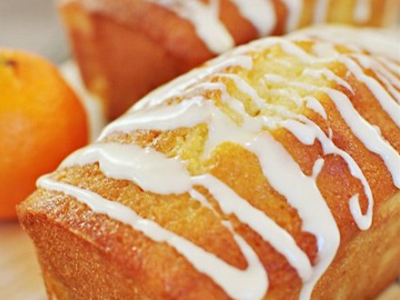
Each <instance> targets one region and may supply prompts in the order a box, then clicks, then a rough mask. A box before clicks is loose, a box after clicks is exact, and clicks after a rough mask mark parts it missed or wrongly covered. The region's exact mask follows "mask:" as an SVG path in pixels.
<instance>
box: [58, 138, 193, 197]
mask: <svg viewBox="0 0 400 300" xmlns="http://www.w3.org/2000/svg"><path fill="white" fill-rule="evenodd" d="M95 162H98V163H99V165H100V169H101V170H102V171H103V172H104V174H105V175H106V176H108V177H111V178H115V179H122V180H130V181H133V182H136V183H137V184H138V185H139V186H140V187H141V188H142V189H144V190H145V191H149V192H154V193H157V194H162V195H169V194H182V193H185V192H187V191H189V190H190V187H191V183H190V176H189V173H188V171H187V170H186V168H185V166H184V165H183V164H182V162H181V161H180V160H178V159H166V158H165V156H164V155H163V154H162V153H159V152H156V151H154V150H152V149H150V148H147V149H143V148H140V147H139V146H136V145H124V146H123V147H121V145H120V144H115V143H108V144H99V143H96V144H93V145H91V146H89V147H87V148H83V149H81V150H78V151H76V152H74V153H73V154H72V155H70V156H69V157H68V158H67V159H66V160H64V162H63V163H62V164H61V167H63V168H65V167H69V166H72V165H75V164H77V165H87V164H92V163H95ZM138 166H139V167H138ZM157 172H158V173H163V174H168V176H170V177H171V178H174V180H173V181H172V180H171V181H168V180H165V178H163V177H161V176H154V175H155V174H157Z"/></svg>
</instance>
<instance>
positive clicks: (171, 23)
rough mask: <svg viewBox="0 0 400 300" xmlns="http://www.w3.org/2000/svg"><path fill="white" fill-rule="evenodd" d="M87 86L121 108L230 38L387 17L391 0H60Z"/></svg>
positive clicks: (388, 20)
mask: <svg viewBox="0 0 400 300" xmlns="http://www.w3.org/2000/svg"><path fill="white" fill-rule="evenodd" d="M62 3H63V4H62V5H61V13H62V16H63V19H64V21H65V24H66V28H67V30H68V33H69V36H70V40H71V43H72V48H73V50H74V54H75V58H76V60H77V62H78V65H79V67H80V70H81V73H82V76H83V79H84V82H85V84H86V86H87V88H88V89H89V90H90V91H91V92H93V93H95V94H96V95H99V96H100V97H101V98H102V100H104V102H105V104H106V106H107V111H108V117H110V118H111V119H114V118H116V117H117V116H119V115H121V114H122V113H123V112H124V111H125V110H126V109H127V108H129V107H130V106H131V105H132V104H133V103H134V102H136V101H137V100H138V99H140V98H141V97H143V96H144V95H145V94H147V93H148V92H149V91H151V90H152V89H154V88H156V87H158V86H159V85H161V84H163V83H165V82H168V81H170V80H171V79H173V78H175V77H177V76H178V75H180V74H182V73H184V72H186V71H188V70H190V69H192V68H193V67H196V66H198V65H200V64H202V63H203V62H205V61H206V60H208V59H210V58H212V57H213V56H215V55H217V54H220V53H222V52H224V51H226V50H229V49H230V48H233V47H234V46H235V45H241V44H244V43H247V42H249V41H252V40H254V39H256V38H259V37H262V36H267V35H281V34H283V33H285V32H290V31H293V30H294V29H296V28H300V27H304V26H306V25H309V24H312V23H322V22H330V23H333V22H339V23H347V24H355V25H359V26H385V25H390V24H393V22H394V21H395V16H396V15H398V12H399V6H398V5H399V2H398V1H397V0H210V1H208V0H204V1H203V0H67V1H63V2H62Z"/></svg>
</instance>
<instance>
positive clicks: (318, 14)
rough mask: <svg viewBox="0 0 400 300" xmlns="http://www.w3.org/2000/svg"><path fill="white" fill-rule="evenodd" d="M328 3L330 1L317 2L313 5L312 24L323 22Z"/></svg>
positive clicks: (321, 0)
mask: <svg viewBox="0 0 400 300" xmlns="http://www.w3.org/2000/svg"><path fill="white" fill-rule="evenodd" d="M329 3H330V0H318V1H317V2H316V3H315V11H314V22H315V23H316V24H319V23H323V22H325V20H326V13H327V11H328V6H329Z"/></svg>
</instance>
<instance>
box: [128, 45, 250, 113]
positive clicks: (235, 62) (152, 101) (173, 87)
mask: <svg viewBox="0 0 400 300" xmlns="http://www.w3.org/2000/svg"><path fill="white" fill-rule="evenodd" d="M242 49H244V47H239V48H237V49H236V50H235V51H234V52H232V53H228V54H226V55H222V56H220V57H217V58H216V59H213V60H211V61H210V62H209V63H208V64H207V65H206V66H205V67H203V68H197V69H194V70H192V71H190V72H188V73H187V74H185V75H183V76H180V77H178V78H176V79H174V80H172V81H171V82H170V83H168V84H166V85H164V86H161V87H159V88H158V89H156V90H154V91H153V92H151V93H150V94H148V95H147V96H145V97H144V98H142V100H140V102H139V103H137V104H136V105H134V106H133V107H132V108H131V109H130V110H129V111H128V113H129V112H131V111H136V110H140V109H143V108H146V107H149V106H156V105H158V104H160V103H163V102H164V101H165V100H166V99H169V98H172V97H174V96H177V95H179V94H180V93H181V92H182V91H183V90H184V89H186V88H188V87H189V86H191V85H193V84H195V83H197V82H199V81H201V80H203V79H204V78H206V77H207V76H210V75H211V74H213V73H216V72H219V71H222V70H225V69H227V68H229V67H240V68H243V69H246V70H251V68H252V67H253V60H252V58H251V57H249V56H247V55H240V54H239V55H234V54H236V53H237V52H239V51H241V50H242Z"/></svg>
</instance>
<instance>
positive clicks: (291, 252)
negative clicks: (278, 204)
mask: <svg viewBox="0 0 400 300" xmlns="http://www.w3.org/2000/svg"><path fill="white" fill-rule="evenodd" d="M95 162H98V163H99V166H100V169H101V170H102V172H103V173H104V174H105V175H106V176H108V177H111V178H115V179H125V180H130V181H133V182H135V183H137V184H138V185H139V186H140V187H141V188H142V189H143V190H145V191H150V192H154V193H158V194H162V195H168V194H182V193H185V192H190V191H192V187H193V185H202V186H204V187H206V188H207V189H208V190H209V191H210V193H211V194H212V195H213V196H214V198H215V200H216V201H217V202H218V204H219V206H220V207H221V209H222V211H223V212H224V213H225V214H234V215H235V216H236V217H237V218H238V219H239V220H240V221H241V222H242V223H244V224H247V225H248V226H249V227H250V228H252V229H253V230H254V231H255V232H257V233H258V234H260V235H261V237H262V238H263V239H264V240H265V241H268V242H270V243H271V245H272V246H273V247H274V248H275V249H276V250H277V251H278V252H280V253H282V254H283V255H284V256H285V257H287V258H288V260H289V262H290V263H291V265H293V267H294V268H295V269H296V270H297V271H298V273H299V275H300V277H301V278H303V280H305V281H306V280H307V279H308V278H309V277H310V276H311V264H310V262H309V260H308V258H307V256H306V254H305V253H304V252H303V251H302V250H301V249H300V248H298V246H297V245H296V243H295V241H294V240H293V238H292V236H291V235H290V234H288V233H287V232H286V231H285V230H283V229H282V228H281V227H279V226H278V225H277V224H276V223H275V222H274V221H273V220H271V219H270V218H268V217H267V216H266V215H265V214H264V213H263V212H261V211H260V210H258V209H256V208H254V207H253V206H251V205H250V204H249V202H247V201H246V200H245V199H243V198H241V197H240V196H238V195H237V194H236V193H235V192H234V191H233V190H232V189H230V188H229V187H227V186H226V185H225V184H224V183H222V182H221V181H219V180H218V179H216V178H215V177H213V176H211V175H209V174H208V175H203V176H199V177H190V175H189V174H188V172H187V171H186V168H185V166H184V164H183V163H182V162H180V161H179V160H177V159H172V158H169V159H168V158H166V157H165V156H164V155H163V154H161V153H159V152H156V151H155V150H152V149H149V148H146V149H143V148H140V147H138V146H136V145H122V144H115V143H107V144H100V143H98V144H94V145H92V146H90V147H89V148H84V149H82V150H80V151H77V152H75V153H74V154H73V155H71V156H70V157H69V158H68V159H67V160H65V161H64V162H63V164H62V165H61V167H68V166H72V165H75V164H78V165H87V164H91V163H95ZM166 176H169V177H171V178H174V180H173V182H174V183H173V184H171V183H172V182H171V181H170V180H165V178H166ZM192 194H193V191H192ZM196 199H198V197H196Z"/></svg>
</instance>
